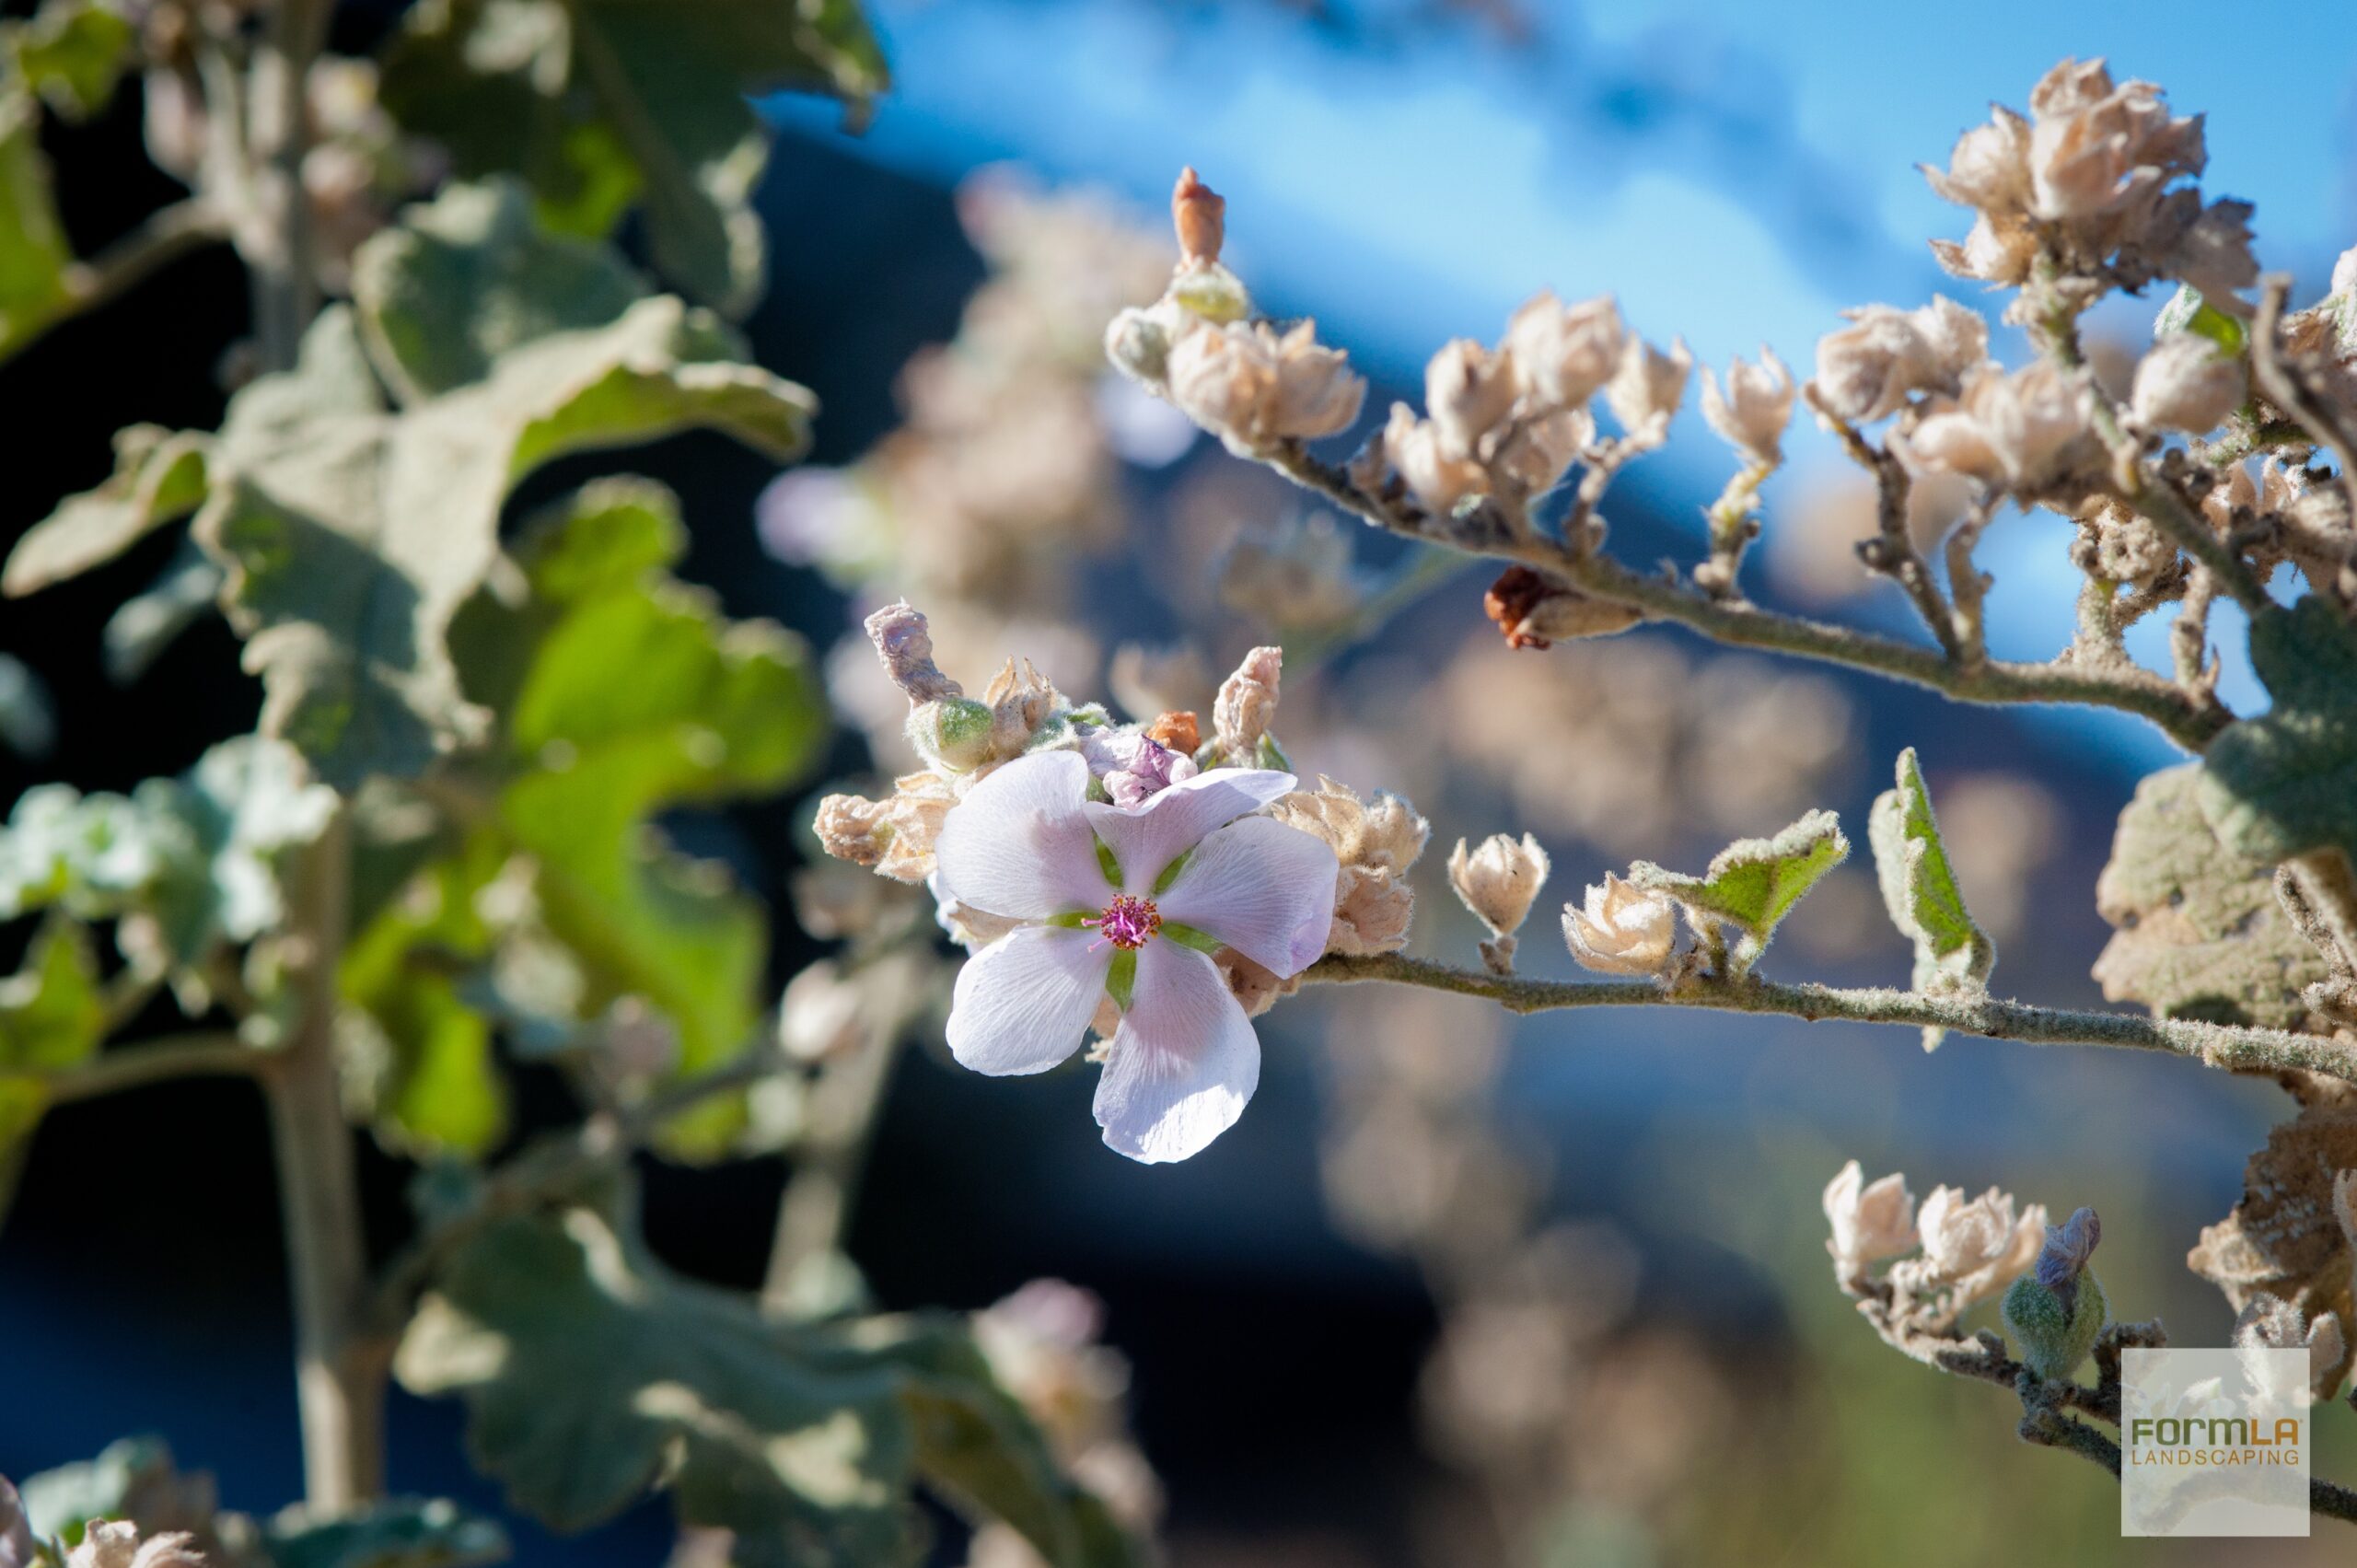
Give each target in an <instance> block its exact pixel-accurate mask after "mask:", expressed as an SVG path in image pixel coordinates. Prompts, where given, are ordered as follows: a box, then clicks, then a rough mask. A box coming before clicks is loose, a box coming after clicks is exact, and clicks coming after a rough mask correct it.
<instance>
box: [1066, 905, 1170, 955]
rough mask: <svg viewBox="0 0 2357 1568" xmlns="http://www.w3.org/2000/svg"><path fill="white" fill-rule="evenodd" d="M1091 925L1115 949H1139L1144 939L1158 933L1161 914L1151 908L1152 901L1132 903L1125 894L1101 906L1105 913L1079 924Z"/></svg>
mask: <svg viewBox="0 0 2357 1568" xmlns="http://www.w3.org/2000/svg"><path fill="white" fill-rule="evenodd" d="M1081 924H1083V925H1093V926H1095V927H1097V930H1098V931H1099V932H1100V933H1101V934H1103V935H1104V937H1105V939H1106V940H1107V941H1109V942H1110V943H1112V944H1113V946H1114V947H1144V946H1145V944H1146V938H1148V937H1150V936H1152V935H1154V934H1155V932H1157V931H1159V930H1161V929H1162V912H1161V911H1160V910H1157V909H1155V907H1154V900H1152V899H1133V898H1132V897H1130V896H1129V895H1128V894H1127V893H1124V894H1122V895H1121V896H1120V898H1118V899H1115V900H1113V901H1112V902H1111V903H1109V904H1107V905H1106V906H1105V912H1104V913H1103V914H1100V915H1097V916H1095V917H1094V918H1092V919H1088V920H1084V921H1082V922H1081Z"/></svg>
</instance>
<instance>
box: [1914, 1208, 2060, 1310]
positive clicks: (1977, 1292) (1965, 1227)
mask: <svg viewBox="0 0 2357 1568" xmlns="http://www.w3.org/2000/svg"><path fill="white" fill-rule="evenodd" d="M1915 1224H1916V1228H1917V1229H1918V1230H1920V1231H1921V1232H1922V1237H1923V1256H1922V1258H1921V1259H1920V1260H1909V1261H1908V1262H1907V1263H1906V1264H1903V1265H1901V1268H1902V1269H1903V1270H1904V1271H1906V1272H1907V1273H1908V1274H1909V1276H1910V1277H1909V1279H1908V1280H1907V1282H1906V1283H1907V1284H1908V1285H1909V1286H1910V1287H1912V1288H1916V1289H1926V1288H1928V1289H1936V1290H1944V1291H1947V1292H1950V1293H1952V1294H1951V1297H1950V1299H1951V1301H1952V1303H1953V1304H1954V1305H1955V1306H1956V1307H1959V1308H1961V1307H1965V1306H1968V1305H1969V1304H1970V1303H1972V1302H1975V1301H1981V1300H1985V1299H1987V1298H1988V1297H1990V1296H1992V1295H1996V1294H1997V1293H1998V1292H1999V1291H2001V1290H2003V1288H2004V1287H2005V1286H2006V1285H2008V1284H2011V1283H2013V1281H2014V1276H2015V1275H2017V1274H2019V1273H2020V1272H2022V1271H2023V1270H2025V1269H2026V1268H2028V1267H2029V1266H2030V1264H2032V1263H2033V1262H2035V1261H2037V1260H2038V1252H2039V1250H2040V1249H2042V1248H2043V1247H2044V1246H2045V1245H2046V1206H2045V1205H2044V1204H2043V1203H2032V1204H2031V1205H2030V1206H2029V1207H2028V1208H2026V1209H2025V1210H2023V1211H2022V1213H2021V1215H2020V1217H2019V1218H2018V1219H2016V1218H2015V1217H2014V1198H2013V1194H2012V1193H2010V1192H2001V1191H1998V1190H1997V1189H1996V1188H1994V1187H1991V1189H1989V1191H1986V1192H1983V1193H1982V1194H1981V1195H1980V1197H1978V1198H1974V1199H1971V1200H1969V1201H1967V1199H1966V1198H1965V1195H1964V1189H1963V1188H1961V1187H1935V1188H1933V1189H1932V1195H1931V1196H1930V1197H1928V1198H1926V1199H1924V1200H1923V1206H1922V1209H1921V1210H1920V1211H1919V1212H1918V1213H1917V1214H1916V1216H1915ZM1896 1277H1897V1275H1896V1274H1894V1278H1896Z"/></svg>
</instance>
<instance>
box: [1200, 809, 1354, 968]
mask: <svg viewBox="0 0 2357 1568" xmlns="http://www.w3.org/2000/svg"><path fill="white" fill-rule="evenodd" d="M1341 874H1342V867H1341V862H1340V861H1338V860H1336V859H1335V858H1334V849H1333V846H1332V845H1330V844H1329V843H1328V842H1326V841H1325V840H1324V839H1321V838H1319V837H1318V836H1317V835H1316V834H1314V833H1305V832H1303V831H1302V830H1300V829H1299V828H1292V827H1287V826H1286V825H1285V824H1284V823H1283V822H1280V821H1278V820H1277V819H1274V818H1272V817H1247V818H1244V819H1242V820H1240V821H1235V822H1230V823H1229V824H1228V825H1227V826H1226V827H1225V828H1222V829H1221V830H1219V831H1217V832H1215V833H1213V834H1212V835H1211V836H1210V837H1209V838H1207V839H1205V840H1204V841H1203V842H1202V843H1200V844H1197V845H1196V846H1195V853H1194V854H1193V855H1192V856H1191V857H1190V858H1189V860H1188V862H1187V864H1186V865H1185V867H1184V868H1183V869H1181V870H1180V871H1179V877H1178V879H1177V880H1176V881H1174V882H1172V883H1171V884H1170V887H1169V889H1167V891H1165V892H1163V893H1161V894H1158V895H1157V896H1156V897H1155V907H1156V908H1157V909H1159V910H1160V911H1161V912H1162V917H1163V918H1164V919H1165V920H1175V921H1177V922H1179V923H1180V924H1181V925H1191V926H1193V927H1195V929H1197V930H1198V931H1207V932H1209V933H1211V935H1213V936H1216V937H1218V938H1219V939H1220V940H1221V941H1223V942H1225V943H1226V944H1227V945H1228V946H1229V947H1233V948H1235V949H1236V950H1237V951H1238V952H1240V953H1242V954H1243V955H1244V956H1245V957H1246V958H1249V959H1251V960H1252V961H1253V962H1254V963H1256V964H1259V965H1260V966H1261V967H1262V968H1264V969H1268V970H1274V971H1275V972H1276V974H1277V975H1278V976H1279V977H1280V978H1281V979H1282V978H1287V977H1290V976H1293V975H1297V974H1299V973H1300V972H1301V971H1302V970H1306V969H1307V968H1308V967H1309V966H1310V965H1312V964H1314V963H1316V962H1317V961H1318V955H1319V954H1321V953H1323V952H1325V951H1326V936H1327V933H1328V932H1329V930H1330V929H1331V927H1332V926H1333V923H1334V884H1335V881H1336V880H1337V879H1338V878H1339V877H1341Z"/></svg>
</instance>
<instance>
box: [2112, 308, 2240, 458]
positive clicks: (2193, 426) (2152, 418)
mask: <svg viewBox="0 0 2357 1568" xmlns="http://www.w3.org/2000/svg"><path fill="white" fill-rule="evenodd" d="M2249 395H2250V388H2249V381H2248V377H2247V375H2246V373H2245V372H2244V370H2243V366H2242V361H2241V360H2239V359H2235V358H2232V357H2230V356H2228V355H2226V354H2222V353H2220V352H2219V350H2218V345H2217V344H2215V343H2212V342H2211V341H2210V340H2209V339H2208V338H2205V337H2202V336H2200V335H2199V334H2198V333H2194V332H2172V333H2170V334H2169V335H2168V336H2167V337H2165V338H2163V339H2162V340H2161V341H2160V342H2159V343H2154V345H2153V348H2152V352H2151V353H2149V354H2145V355H2144V357H2143V358H2142V360H2139V361H2138V362H2137V365H2136V381H2135V385H2134V388H2133V389H2131V392H2130V394H2129V406H2130V408H2131V409H2132V410H2133V411H2134V412H2135V415H2136V418H2137V421H2138V423H2140V424H2143V425H2145V426H2147V427H2148V428H2151V429H2154V430H2181V431H2183V432H2185V433H2186V434H2187V435H2189V436H2202V435H2207V434H2208V433H2209V432H2211V431H2212V430H2215V429H2216V428H2218V426H2219V425H2221V424H2224V423H2225V419H2226V416H2227V415H2228V414H2230V413H2232V412H2235V410H2236V409H2238V408H2240V407H2242V405H2243V400H2244V399H2245V398H2247V396H2249Z"/></svg>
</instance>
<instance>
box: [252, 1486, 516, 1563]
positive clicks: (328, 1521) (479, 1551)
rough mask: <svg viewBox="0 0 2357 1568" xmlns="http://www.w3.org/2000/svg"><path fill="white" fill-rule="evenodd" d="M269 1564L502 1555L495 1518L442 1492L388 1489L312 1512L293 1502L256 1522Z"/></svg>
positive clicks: (503, 1540) (502, 1537)
mask: <svg viewBox="0 0 2357 1568" xmlns="http://www.w3.org/2000/svg"><path fill="white" fill-rule="evenodd" d="M261 1541H262V1548H263V1550H264V1551H266V1552H268V1553H269V1559H270V1562H269V1568H478V1565H479V1564H482V1563H486V1562H501V1561H504V1560H505V1558H506V1557H507V1555H508V1546H507V1532H506V1531H505V1530H503V1529H501V1528H500V1527H499V1525H498V1523H497V1522H496V1521H494V1520H492V1519H487V1518H485V1517H483V1516H482V1515H480V1514H473V1513H470V1512H468V1511H467V1510H466V1509H464V1508H461V1507H459V1504H456V1503H453V1502H451V1501H450V1500H449V1499H447V1498H444V1497H392V1498H387V1499H384V1500H382V1501H380V1502H376V1503H370V1504H365V1505H363V1506H362V1507H361V1508H360V1509H359V1510H358V1511H357V1512H355V1513H349V1514H343V1515H339V1516H335V1517H333V1518H323V1519H314V1518H312V1517H311V1516H310V1515H309V1514H308V1512H307V1511H306V1510H305V1509H304V1508H302V1507H301V1506H300V1505H297V1506H296V1507H292V1508H288V1509H286V1510H284V1512H282V1513H280V1514H279V1515H277V1516H275V1517H274V1518H273V1519H271V1520H270V1521H269V1522H268V1523H267V1524H265V1525H263V1526H262V1527H261Z"/></svg>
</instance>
